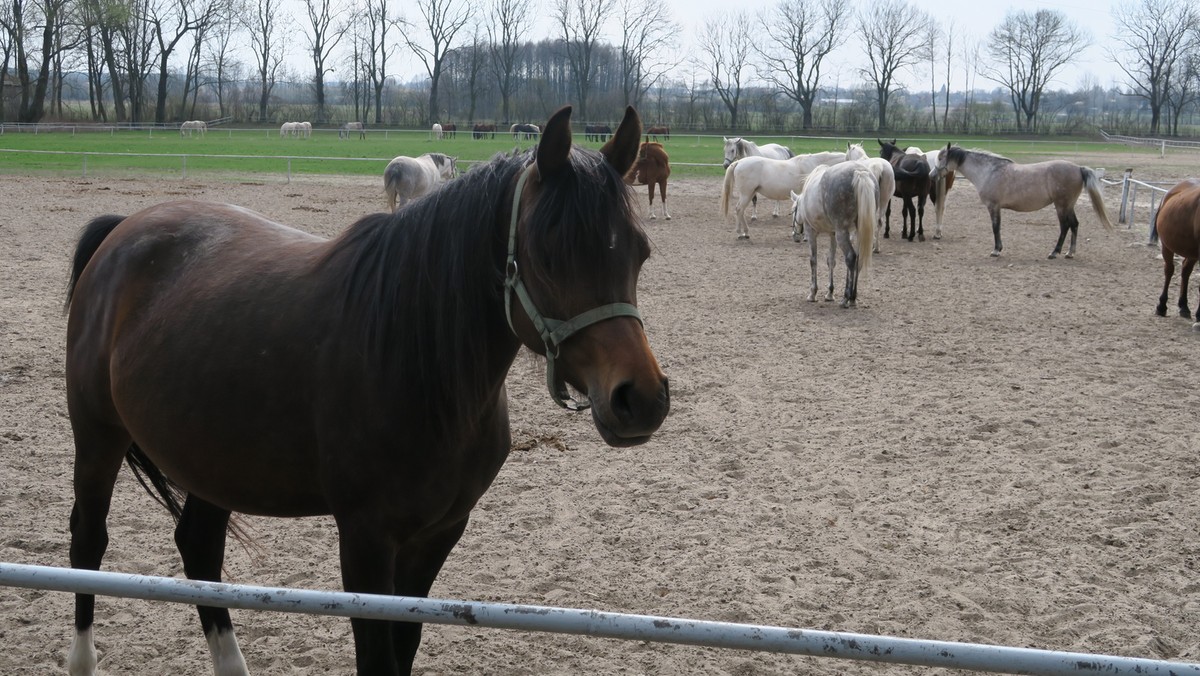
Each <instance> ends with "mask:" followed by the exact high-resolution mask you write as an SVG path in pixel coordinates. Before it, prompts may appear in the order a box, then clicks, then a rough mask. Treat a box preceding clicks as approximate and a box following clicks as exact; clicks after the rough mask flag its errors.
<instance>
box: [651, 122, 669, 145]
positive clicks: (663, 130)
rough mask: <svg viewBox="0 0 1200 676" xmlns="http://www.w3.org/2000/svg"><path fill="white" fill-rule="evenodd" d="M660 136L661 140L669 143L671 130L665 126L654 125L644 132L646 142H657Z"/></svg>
mask: <svg viewBox="0 0 1200 676" xmlns="http://www.w3.org/2000/svg"><path fill="white" fill-rule="evenodd" d="M660 136H661V137H662V138H664V139H666V140H668V141H670V140H671V128H670V127H668V126H667V125H665V124H656V125H654V126H653V127H650V128H649V129H647V130H646V140H647V141H649V140H650V139H654V140H655V141H657V140H658V139H659V137H660Z"/></svg>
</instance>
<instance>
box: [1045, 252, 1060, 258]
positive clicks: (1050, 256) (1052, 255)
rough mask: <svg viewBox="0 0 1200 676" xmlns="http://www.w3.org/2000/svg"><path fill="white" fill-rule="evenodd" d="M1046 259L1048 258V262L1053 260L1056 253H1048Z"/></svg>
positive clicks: (1056, 255) (1056, 256)
mask: <svg viewBox="0 0 1200 676" xmlns="http://www.w3.org/2000/svg"><path fill="white" fill-rule="evenodd" d="M1046 258H1048V259H1049V260H1054V259H1055V258H1058V254H1057V253H1055V252H1053V251H1051V252H1050V255H1049V256H1046Z"/></svg>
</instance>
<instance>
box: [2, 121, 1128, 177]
mask: <svg viewBox="0 0 1200 676" xmlns="http://www.w3.org/2000/svg"><path fill="white" fill-rule="evenodd" d="M750 138H752V140H754V141H755V142H756V143H760V144H762V143H781V144H784V145H786V146H788V147H790V148H791V149H792V150H793V151H794V152H796V153H798V154H803V153H812V152H819V151H822V150H841V149H844V148H845V147H846V144H847V143H848V142H854V143H863V147H864V148H865V149H866V151H867V152H868V153H869V154H871V155H874V154H876V153H877V151H878V143H876V141H875V139H874V138H849V137H828V138H811V137H797V136H753V137H750ZM889 140H890V139H889ZM898 140H899V143H900V145H901V146H904V145H919V146H921V147H923V148H926V149H932V148H935V147H937V146H940V145H942V144H944V143H945V142H946V140H953V141H954V142H956V143H959V144H961V145H963V146H965V147H971V148H983V149H987V150H992V151H993V152H997V153H1000V154H1002V155H1005V156H1007V157H1011V158H1013V159H1015V160H1017V161H1021V162H1029V161H1036V160H1039V159H1047V158H1050V157H1063V158H1068V159H1069V158H1070V157H1072V156H1076V155H1081V154H1088V153H1097V152H1099V153H1107V154H1122V153H1135V152H1143V151H1136V150H1131V149H1130V148H1128V147H1126V146H1124V145H1120V144H1105V143H1089V142H1086V141H1079V140H1078V139H1069V140H1054V139H1047V140H1040V139H1039V140H1006V139H999V138H991V137H969V138H951V139H945V140H944V139H940V138H932V137H902V138H900V139H898ZM576 142H577V143H581V144H583V145H585V146H589V147H593V148H595V147H599V145H600V144H599V143H596V142H588V141H585V140H584V138H583V135H582V134H578V135H577V136H576ZM533 143H534V142H533V141H527V140H516V141H514V140H513V139H512V137H511V136H509V135H508V134H507V133H501V134H497V135H496V138H495V139H485V140H474V139H472V138H471V134H470V132H469V131H468V132H465V133H464V132H459V134H458V136H457V138H453V139H449V138H446V139H441V140H434V139H432V138H431V137H430V133H429V132H428V131H410V130H371V131H369V132H368V134H367V139H366V140H359V139H358V138H357V137H355V138H352V139H349V140H342V139H339V138H338V136H337V133H336V131H335V130H317V131H315V132H314V133H313V135H312V137H311V138H306V139H305V138H280V137H279V132H278V130H276V129H224V128H215V129H212V130H210V131H209V133H208V134H207V135H206V136H204V137H192V138H182V137H180V136H179V134H178V132H175V131H171V130H163V129H157V130H153V131H148V130H142V131H111V132H110V131H77V132H72V131H69V130H67V131H53V132H42V133H36V134H35V133H28V132H25V133H13V132H8V133H4V134H0V174H30V173H50V174H58V175H82V174H84V173H86V174H87V175H89V176H93V175H98V174H108V173H113V174H132V175H144V174H154V175H162V176H172V175H175V176H180V177H182V176H184V175H185V174H186V175H194V174H232V175H239V176H244V175H262V174H266V175H277V176H286V175H289V174H330V175H362V176H375V175H379V174H381V173H382V171H383V168H384V166H385V165H386V164H387V161H388V160H390V159H391V158H393V157H395V156H397V155H410V156H416V155H420V154H422V153H427V152H443V153H446V154H449V155H454V156H456V157H458V158H459V162H460V167H462V168H466V167H467V166H469V165H470V164H471V163H475V162H480V161H486V160H487V159H489V158H491V157H492V156H494V155H495V154H496V153H500V152H511V151H512V150H513V149H514V148H521V149H525V148H528V147H530V146H532V145H533ZM663 145H664V146H665V148H666V150H667V153H668V154H669V155H670V158H671V165H672V174H673V175H675V176H711V177H717V176H720V175H721V174H722V173H723V170H722V168H721V162H722V148H723V143H722V138H721V137H720V136H706V135H678V134H677V135H676V136H674V137H672V138H671V139H669V140H665V139H664V140H663Z"/></svg>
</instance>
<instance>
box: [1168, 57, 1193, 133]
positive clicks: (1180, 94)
mask: <svg viewBox="0 0 1200 676" xmlns="http://www.w3.org/2000/svg"><path fill="white" fill-rule="evenodd" d="M1198 99H1200V54H1197V53H1196V51H1195V50H1192V51H1189V52H1188V53H1187V54H1186V55H1185V56H1184V57H1183V58H1182V59H1181V60H1180V62H1179V63H1178V64H1176V73H1175V74H1174V75H1173V76H1172V77H1171V84H1170V86H1169V87H1168V88H1167V100H1166V106H1167V108H1168V109H1169V110H1170V111H1171V134H1172V135H1174V136H1179V118H1180V117H1181V116H1182V115H1183V109H1184V108H1186V107H1187V106H1189V105H1191V104H1193V103H1195V102H1196V101H1197V100H1198Z"/></svg>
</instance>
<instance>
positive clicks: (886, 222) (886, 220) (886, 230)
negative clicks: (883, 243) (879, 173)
mask: <svg viewBox="0 0 1200 676" xmlns="http://www.w3.org/2000/svg"><path fill="white" fill-rule="evenodd" d="M891 236H892V198H891V197H889V198H888V201H887V209H886V211H885V213H884V215H883V237H884V239H890V238H891Z"/></svg>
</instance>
